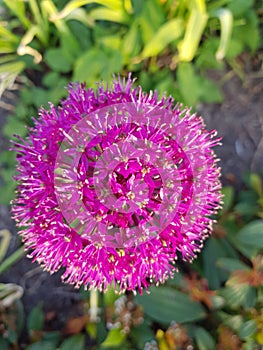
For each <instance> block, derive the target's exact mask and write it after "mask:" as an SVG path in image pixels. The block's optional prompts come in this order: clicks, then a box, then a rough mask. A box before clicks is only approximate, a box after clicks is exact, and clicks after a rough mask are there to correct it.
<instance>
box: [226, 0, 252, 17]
mask: <svg viewBox="0 0 263 350" xmlns="http://www.w3.org/2000/svg"><path fill="white" fill-rule="evenodd" d="M227 6H228V8H229V10H230V11H232V12H233V14H234V16H235V17H240V16H242V15H244V14H245V13H246V12H248V11H249V9H250V8H251V7H252V6H253V0H232V1H229V3H228V5H227Z"/></svg>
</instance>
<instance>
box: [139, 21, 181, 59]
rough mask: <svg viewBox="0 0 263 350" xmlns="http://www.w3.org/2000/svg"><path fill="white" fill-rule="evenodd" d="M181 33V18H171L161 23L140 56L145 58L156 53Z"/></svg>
mask: <svg viewBox="0 0 263 350" xmlns="http://www.w3.org/2000/svg"><path fill="white" fill-rule="evenodd" d="M182 33H183V21H182V20H181V19H172V20H170V21H169V22H167V23H165V24H163V25H162V26H161V27H160V28H159V30H158V31H157V33H156V34H155V35H154V36H153V38H152V39H151V40H150V41H149V43H148V44H146V45H145V47H144V49H143V52H142V54H141V57H142V58H143V59H144V58H147V57H151V56H156V55H158V54H159V53H160V52H161V51H162V50H164V49H165V48H166V46H167V45H169V44H170V43H171V42H173V41H174V40H176V39H178V38H179V37H180V36H181V35H182Z"/></svg>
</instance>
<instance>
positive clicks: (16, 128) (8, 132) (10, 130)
mask: <svg viewBox="0 0 263 350" xmlns="http://www.w3.org/2000/svg"><path fill="white" fill-rule="evenodd" d="M3 134H4V135H5V136H6V137H8V138H13V135H14V134H17V135H19V136H21V137H24V136H25V135H26V134H27V129H26V126H25V123H23V122H21V121H19V120H17V119H15V118H10V119H8V121H7V123H6V124H5V126H4V127H3Z"/></svg>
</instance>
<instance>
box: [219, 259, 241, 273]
mask: <svg viewBox="0 0 263 350" xmlns="http://www.w3.org/2000/svg"><path fill="white" fill-rule="evenodd" d="M217 266H219V267H221V268H223V269H225V270H227V271H229V272H233V271H236V270H248V266H247V265H246V264H244V263H243V262H242V261H240V260H237V259H232V258H220V259H218V260H217Z"/></svg>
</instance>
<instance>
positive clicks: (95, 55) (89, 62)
mask: <svg viewBox="0 0 263 350" xmlns="http://www.w3.org/2000/svg"><path fill="white" fill-rule="evenodd" d="M105 62H106V56H105V54H104V52H101V51H100V50H98V49H96V48H95V47H94V48H92V49H90V50H88V51H87V52H86V53H84V54H83V55H82V56H80V57H79V58H78V59H77V61H76V64H75V67H74V75H73V80H74V81H86V82H87V83H88V85H92V84H94V82H95V81H96V80H97V79H98V77H99V75H100V73H101V71H102V70H103V68H104V65H105Z"/></svg>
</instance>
